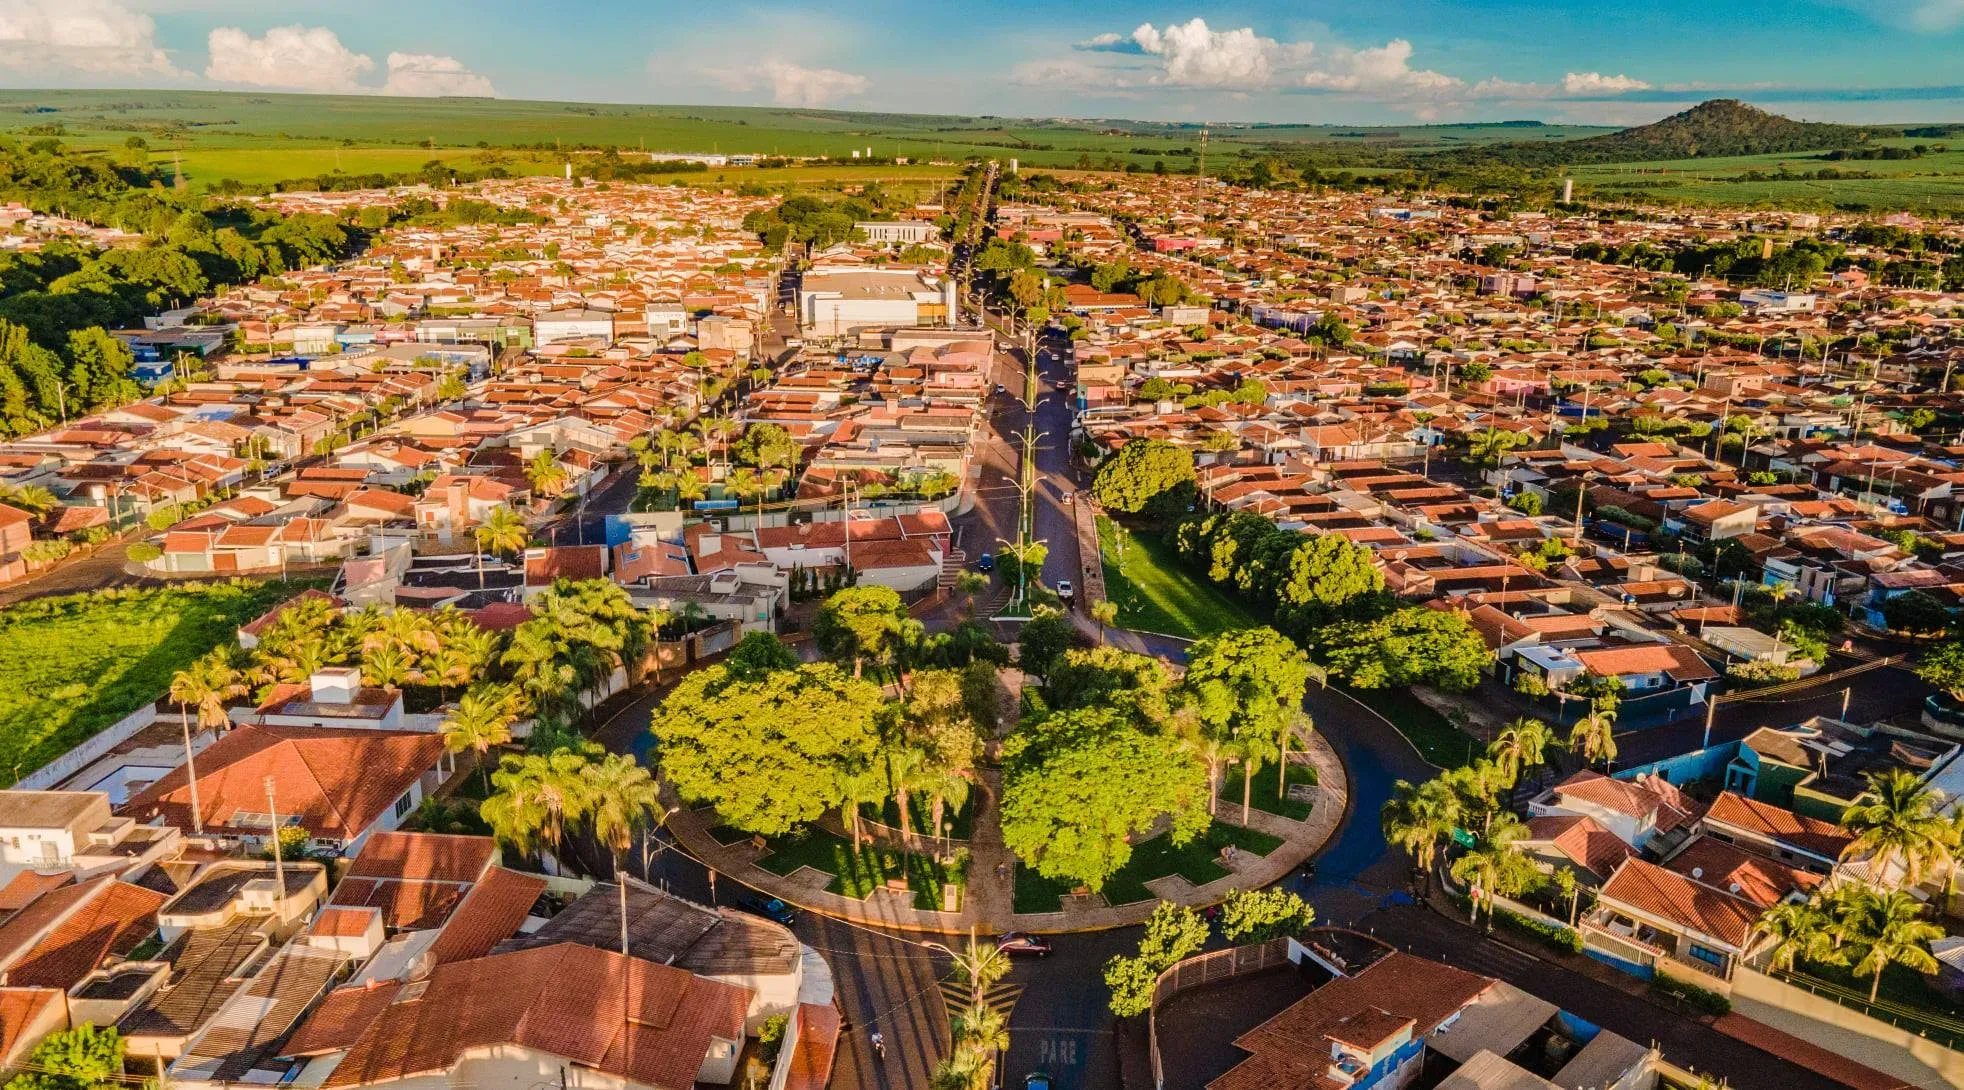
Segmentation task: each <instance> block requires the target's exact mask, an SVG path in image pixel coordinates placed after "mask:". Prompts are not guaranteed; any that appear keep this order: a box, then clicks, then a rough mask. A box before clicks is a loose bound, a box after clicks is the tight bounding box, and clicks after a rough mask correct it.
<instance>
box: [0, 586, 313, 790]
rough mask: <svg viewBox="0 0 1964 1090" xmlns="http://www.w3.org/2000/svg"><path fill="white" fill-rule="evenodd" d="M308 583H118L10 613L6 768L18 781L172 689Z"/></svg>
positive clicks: (4, 703) (2, 704)
mask: <svg viewBox="0 0 1964 1090" xmlns="http://www.w3.org/2000/svg"><path fill="white" fill-rule="evenodd" d="M302 586H304V584H292V583H250V582H237V583H199V584H189V585H185V586H177V587H159V588H153V589H147V590H112V591H101V592H97V593H94V594H77V595H69V596H65V597H59V598H42V599H37V600H34V601H30V602H24V603H21V604H20V605H16V606H12V607H10V608H9V609H7V610H6V611H5V612H4V613H0V775H4V776H5V777H6V781H5V782H8V783H13V782H14V781H16V780H17V779H19V778H20V777H21V776H23V775H26V774H27V773H29V772H32V771H34V770H35V769H37V768H40V767H41V766H42V765H44V764H47V763H48V762H49V761H51V760H53V759H55V758H56V757H58V756H60V755H61V754H63V753H65V752H67V751H68V750H69V749H71V748H73V747H74V746H75V745H77V744H78V743H80V742H82V741H83V740H84V739H86V738H88V737H89V736H90V735H93V734H95V733H96V732H97V731H99V730H101V729H103V728H104V727H107V726H109V725H110V724H112V723H114V722H116V721H117V720H119V719H121V718H123V717H124V716H126V715H128V714H129V713H131V712H133V711H135V710H136V709H138V708H140V707H142V706H143V705H145V704H148V703H150V702H151V701H153V700H156V699H158V698H159V697H161V696H163V695H164V690H165V689H166V688H168V687H169V685H170V680H171V676H172V675H173V674H175V673H176V672H177V671H178V670H180V669H182V668H183V667H184V665H185V664H186V663H188V662H190V661H191V660H192V659H194V658H197V657H198V656H199V655H202V654H204V653H205V652H206V651H209V650H211V649H212V648H213V647H216V646H218V645H219V644H221V643H228V642H230V641H231V640H232V639H234V638H235V637H236V635H237V632H238V627H239V626H240V625H241V624H244V623H245V622H247V621H250V620H252V619H253V618H254V617H257V616H259V615H260V614H261V613H264V612H265V611H266V610H267V609H268V608H270V607H271V606H272V605H273V603H275V602H278V601H279V600H281V599H282V598H285V597H287V596H288V595H290V594H293V593H296V592H297V591H298V590H300V589H301V587H302Z"/></svg>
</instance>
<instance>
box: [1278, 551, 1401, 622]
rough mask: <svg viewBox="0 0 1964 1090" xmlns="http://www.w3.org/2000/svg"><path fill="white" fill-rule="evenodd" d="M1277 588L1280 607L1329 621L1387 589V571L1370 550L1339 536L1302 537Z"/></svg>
mask: <svg viewBox="0 0 1964 1090" xmlns="http://www.w3.org/2000/svg"><path fill="white" fill-rule="evenodd" d="M1291 536H1292V537H1300V538H1301V541H1300V542H1296V543H1295V544H1294V548H1293V549H1292V550H1291V551H1290V552H1289V558H1288V564H1287V568H1286V569H1285V573H1284V574H1283V577H1282V579H1281V581H1280V582H1279V583H1278V584H1277V586H1276V598H1277V600H1278V601H1279V603H1280V604H1281V605H1282V606H1284V607H1287V608H1289V609H1290V610H1292V611H1293V612H1295V613H1297V614H1300V613H1301V612H1302V611H1304V610H1306V609H1312V608H1313V609H1317V610H1320V611H1321V616H1322V617H1327V616H1329V615H1331V614H1332V613H1334V612H1335V611H1336V610H1339V609H1342V608H1343V607H1345V606H1347V605H1349V604H1351V603H1352V602H1355V601H1357V600H1358V599H1360V598H1363V597H1366V596H1369V595H1373V594H1376V593H1378V592H1379V591H1382V590H1383V589H1384V571H1383V570H1382V569H1380V568H1379V567H1378V565H1377V559H1376V557H1375V556H1374V555H1373V554H1372V553H1371V551H1370V550H1369V549H1366V548H1364V547H1363V546H1361V545H1356V544H1353V543H1351V542H1349V541H1347V540H1345V539H1344V538H1342V537H1340V536H1338V535H1336V534H1300V535H1291Z"/></svg>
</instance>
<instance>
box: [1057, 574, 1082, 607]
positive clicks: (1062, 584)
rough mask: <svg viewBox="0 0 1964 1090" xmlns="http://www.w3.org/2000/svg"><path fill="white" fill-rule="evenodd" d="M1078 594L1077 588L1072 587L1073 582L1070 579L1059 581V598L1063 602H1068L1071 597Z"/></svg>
mask: <svg viewBox="0 0 1964 1090" xmlns="http://www.w3.org/2000/svg"><path fill="white" fill-rule="evenodd" d="M1076 593H1077V590H1076V588H1074V587H1072V586H1071V581H1070V580H1069V579H1059V580H1057V597H1059V598H1062V599H1063V600H1065V601H1066V602H1068V601H1070V600H1071V596H1072V595H1073V594H1076Z"/></svg>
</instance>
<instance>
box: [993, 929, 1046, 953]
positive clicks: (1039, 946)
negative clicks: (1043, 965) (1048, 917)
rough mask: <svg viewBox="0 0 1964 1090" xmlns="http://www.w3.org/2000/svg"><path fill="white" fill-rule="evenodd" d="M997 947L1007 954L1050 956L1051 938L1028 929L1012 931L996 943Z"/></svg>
mask: <svg viewBox="0 0 1964 1090" xmlns="http://www.w3.org/2000/svg"><path fill="white" fill-rule="evenodd" d="M996 949H998V950H1000V951H1002V952H1003V953H1005V954H1012V955H1029V956H1031V957H1039V958H1041V957H1049V956H1050V940H1049V939H1046V938H1044V937H1043V936H1042V935H1032V934H1030V933H1029V932H1027V931H1011V932H1009V933H1008V934H1006V935H1004V936H1003V937H1002V939H1001V940H1000V941H998V942H997V943H996Z"/></svg>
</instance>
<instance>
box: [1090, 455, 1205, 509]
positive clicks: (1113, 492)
mask: <svg viewBox="0 0 1964 1090" xmlns="http://www.w3.org/2000/svg"><path fill="white" fill-rule="evenodd" d="M1195 479H1196V475H1195V472H1194V467H1193V452H1192V451H1190V450H1187V449H1186V448H1184V447H1176V446H1174V445H1173V444H1172V443H1169V442H1167V441H1165V440H1163V439H1145V440H1133V441H1132V442H1129V443H1127V444H1125V445H1124V446H1122V447H1120V448H1119V449H1118V452H1117V453H1116V454H1113V455H1112V456H1111V457H1109V458H1107V459H1105V462H1104V464H1102V465H1100V466H1099V467H1098V476H1097V477H1096V478H1095V479H1094V480H1093V481H1092V485H1091V494H1092V495H1093V496H1094V497H1096V498H1097V500H1098V502H1099V503H1100V504H1102V505H1103V506H1104V507H1105V508H1107V509H1108V510H1112V511H1122V512H1124V513H1125V514H1128V515H1139V514H1145V515H1157V516H1165V515H1171V514H1175V513H1178V512H1180V511H1183V510H1185V509H1186V507H1187V506H1188V505H1189V504H1191V503H1192V502H1193V493H1194V481H1195Z"/></svg>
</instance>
